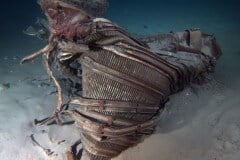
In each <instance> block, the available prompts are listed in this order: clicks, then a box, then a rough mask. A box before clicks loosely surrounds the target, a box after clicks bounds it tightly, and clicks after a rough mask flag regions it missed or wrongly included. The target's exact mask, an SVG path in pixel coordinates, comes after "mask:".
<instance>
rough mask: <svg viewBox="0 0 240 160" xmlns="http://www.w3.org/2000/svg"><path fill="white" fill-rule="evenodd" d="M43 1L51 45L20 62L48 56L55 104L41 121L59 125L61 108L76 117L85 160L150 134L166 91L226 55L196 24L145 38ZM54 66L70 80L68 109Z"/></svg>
mask: <svg viewBox="0 0 240 160" xmlns="http://www.w3.org/2000/svg"><path fill="white" fill-rule="evenodd" d="M41 6H42V9H43V10H44V12H45V13H46V15H47V17H48V20H49V22H50V31H51V36H50V39H49V44H48V45H47V46H46V47H45V48H43V49H42V50H40V51H38V52H36V53H34V54H32V55H30V56H27V57H25V58H23V60H22V63H25V62H28V61H31V60H33V59H35V58H37V57H38V56H40V55H43V54H45V55H46V56H45V57H46V58H45V62H46V63H45V64H46V68H47V72H48V74H49V76H50V77H51V78H52V80H53V81H54V83H55V84H56V86H57V89H58V105H57V109H56V111H55V113H54V114H53V116H52V117H50V118H48V119H45V120H43V121H39V123H42V124H44V123H50V122H51V121H55V122H57V123H58V124H61V119H60V118H59V116H60V115H61V114H62V113H67V114H68V115H69V116H71V117H72V118H73V119H74V120H75V122H76V126H77V127H78V128H79V133H80V139H81V142H82V144H83V156H82V158H85V159H91V160H108V159H111V158H112V157H115V156H117V155H118V154H119V153H121V152H122V151H123V150H125V149H127V148H128V147H130V146H132V145H134V144H136V143H138V142H139V140H140V139H141V138H142V136H144V135H150V134H152V133H153V131H154V129H155V126H156V124H157V123H158V120H159V118H160V114H161V111H162V109H163V108H164V104H165V102H166V101H167V100H168V96H169V95H170V94H173V93H176V92H178V91H180V90H182V89H183V88H184V86H186V85H187V84H189V83H190V82H198V83H199V82H202V80H203V77H204V76H205V74H207V73H209V72H212V71H213V69H214V66H215V62H216V60H217V58H218V57H219V56H220V55H221V50H220V49H219V47H218V45H217V43H216V40H215V38H214V37H213V36H212V35H208V34H204V33H202V32H201V31H200V30H198V29H191V30H187V31H185V32H179V33H169V34H163V35H158V36H152V37H147V38H143V39H141V40H140V39H138V38H135V37H134V36H132V35H131V34H129V33H128V32H126V31H125V30H124V29H122V28H121V27H119V26H117V25H115V24H113V23H112V22H110V21H108V20H107V19H103V18H94V17H92V16H90V15H89V14H87V13H86V12H84V11H83V10H81V9H79V8H76V7H74V6H72V5H69V4H67V3H64V2H61V1H56V0H42V1H41ZM54 68H56V69H57V70H58V72H59V73H60V75H61V76H63V77H65V78H68V79H69V80H70V81H71V82H72V83H73V85H72V86H73V87H72V88H71V89H72V91H73V92H72V96H71V97H70V100H69V101H68V102H67V105H69V106H70V107H69V108H71V109H69V108H65V107H64V106H65V105H64V104H63V98H62V97H63V91H62V88H63V87H64V86H63V85H62V84H61V83H60V82H59V78H57V77H56V76H55V75H54V72H53V69H54Z"/></svg>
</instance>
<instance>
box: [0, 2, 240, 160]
mask: <svg viewBox="0 0 240 160" xmlns="http://www.w3.org/2000/svg"><path fill="white" fill-rule="evenodd" d="M5 3H6V6H5ZM5 3H4V2H3V5H1V7H2V8H1V20H2V24H1V27H0V32H1V35H0V48H1V51H0V84H1V85H0V160H52V159H57V160H62V159H65V157H64V153H65V152H66V151H67V150H69V147H68V146H67V144H70V143H73V142H74V141H75V140H77V139H78V133H77V132H76V130H75V129H74V126H64V127H58V126H43V127H37V126H33V125H32V122H33V119H34V118H44V117H47V116H49V115H51V113H52V112H53V110H54V107H55V105H56V100H57V99H56V94H51V93H52V92H54V91H55V90H56V89H55V88H54V85H50V84H49V83H47V81H46V78H47V74H46V71H45V70H44V68H43V65H42V60H41V58H40V59H39V60H37V61H36V62H34V63H30V64H26V65H19V61H20V59H21V58H22V57H23V56H25V55H28V54H31V53H32V52H34V51H36V50H38V49H40V48H42V47H43V46H44V45H45V44H44V43H43V42H41V41H39V40H37V39H35V38H33V37H29V36H26V35H24V34H22V30H23V29H25V28H26V27H27V26H28V25H31V24H32V23H34V21H35V17H36V16H38V15H39V14H40V9H39V8H38V6H37V5H34V3H35V2H34V3H33V2H31V3H32V4H30V5H29V3H30V2H29V3H27V2H26V1H25V2H22V3H24V4H20V3H19V1H16V2H13V1H11V2H5ZM181 3H182V4H180V2H175V3H174V2H173V1H171V2H168V3H165V2H161V1H154V0H152V1H151V0H148V1H146V0H143V1H134V0H133V1H131V3H130V2H129V1H117V0H112V1H111V3H110V9H109V12H108V14H107V17H108V18H109V19H111V20H112V21H113V22H115V23H118V24H119V25H120V26H123V27H124V28H127V29H128V30H129V31H130V32H132V33H134V34H136V35H150V34H157V33H166V32H169V31H183V30H185V29H187V28H192V27H193V28H194V27H197V28H201V29H202V30H203V31H205V32H208V33H214V34H215V36H216V38H217V40H218V42H219V44H220V46H221V48H222V51H223V53H224V54H223V56H222V57H221V58H220V60H219V61H218V63H217V67H216V72H215V73H214V74H213V75H211V80H210V81H208V82H207V83H205V84H203V85H202V86H198V85H189V87H187V88H186V89H185V90H184V91H182V92H180V93H178V94H175V95H173V96H171V97H170V101H169V102H168V103H167V104H166V109H165V111H164V113H163V115H162V118H161V120H160V122H159V125H158V127H157V130H156V132H155V133H154V134H153V135H151V136H149V137H147V138H145V139H144V140H143V141H142V142H141V143H139V144H138V145H136V146H134V147H132V148H130V149H128V150H126V151H124V152H123V153H121V154H120V155H119V156H118V157H116V158H114V160H239V159H240V90H239V89H240V72H239V70H240V62H239V61H240V14H239V6H240V5H238V4H237V3H236V2H231V1H225V2H224V1H223V2H220V1H219V2H218V1H216V2H213V1H211V3H209V2H204V1H201V2H200V1H192V2H190V1H188V2H187V1H181ZM31 5H32V6H31ZM24 7H25V8H24ZM32 134H34V137H35V138H36V140H37V141H38V142H39V143H40V144H41V145H42V146H43V147H45V148H46V149H50V150H51V151H54V153H53V154H52V155H51V156H47V155H46V153H45V152H44V150H42V149H41V148H40V147H38V146H36V145H34V144H33V143H32V141H31V140H30V136H31V135H32ZM62 140H66V141H65V142H62V143H61V141H62ZM58 143H60V144H58Z"/></svg>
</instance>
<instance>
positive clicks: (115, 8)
mask: <svg viewBox="0 0 240 160" xmlns="http://www.w3.org/2000/svg"><path fill="white" fill-rule="evenodd" d="M43 16H44V15H43V13H42V11H41V9H40V6H39V5H38V4H37V2H36V1H35V0H21V1H20V0H3V1H1V5H0V20H1V25H0V48H1V53H0V57H1V56H19V57H23V56H24V55H28V54H31V53H32V52H34V51H36V50H38V49H39V48H41V47H42V46H43V45H44V44H43V43H42V42H41V41H40V40H38V39H35V38H33V37H31V36H27V35H24V34H23V33H22V31H23V30H24V29H26V28H27V27H28V26H29V25H32V24H34V23H35V21H36V18H37V17H43ZM107 18H109V19H110V20H112V21H113V22H115V23H117V24H119V25H120V26H122V27H124V28H126V29H127V30H129V31H130V32H132V33H134V34H136V35H151V34H157V33H166V32H169V31H183V30H185V29H188V28H201V29H202V30H203V31H205V32H208V33H214V34H215V36H216V37H217V39H218V42H219V43H220V45H221V47H222V50H223V52H224V55H223V56H222V58H221V59H220V62H219V64H218V67H217V76H219V77H220V78H221V79H222V80H224V81H226V83H229V84H233V83H232V82H233V81H234V82H235V81H238V80H239V79H238V78H239V70H240V62H239V60H240V2H238V1H237V0H222V1H216V0H210V1H207V0H205V1H204V0H201V1H196V0H192V1H190V0H181V1H179V0H175V1H173V0H170V1H166V0H165V1H163V0H110V7H109V10H108V13H107ZM225 79H231V82H229V81H228V80H225Z"/></svg>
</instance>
